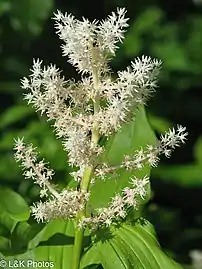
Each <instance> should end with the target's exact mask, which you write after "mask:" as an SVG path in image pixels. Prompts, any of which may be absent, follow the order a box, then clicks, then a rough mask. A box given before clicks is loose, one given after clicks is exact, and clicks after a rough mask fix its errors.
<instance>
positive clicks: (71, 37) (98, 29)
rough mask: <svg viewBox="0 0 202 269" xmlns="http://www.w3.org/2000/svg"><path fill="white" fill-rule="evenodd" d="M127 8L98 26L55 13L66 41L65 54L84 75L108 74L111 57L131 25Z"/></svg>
mask: <svg viewBox="0 0 202 269" xmlns="http://www.w3.org/2000/svg"><path fill="white" fill-rule="evenodd" d="M125 13H126V11H125V9H124V8H121V9H118V10H117V14H115V13H114V12H113V13H112V15H110V16H109V17H108V19H107V20H103V21H102V22H100V24H98V22H97V21H93V22H90V21H89V20H87V19H85V18H83V20H82V21H79V20H77V19H75V18H74V16H72V15H71V14H66V13H65V14H64V15H63V14H62V13H61V12H60V11H58V13H56V14H55V16H54V20H55V21H56V23H55V28H56V30H57V33H58V35H59V38H60V39H62V40H63V41H64V45H63V46H62V50H63V55H64V56H68V57H69V62H70V63H71V64H72V65H74V66H75V67H77V69H78V71H80V72H82V73H91V74H93V73H94V69H96V70H97V72H98V74H99V75H101V74H102V73H103V72H105V71H106V68H107V65H106V64H107V58H108V57H109V56H110V54H115V50H116V48H117V46H116V43H117V42H118V41H122V39H123V37H124V36H123V34H124V28H126V27H127V26H128V24H127V20H128V19H127V18H125Z"/></svg>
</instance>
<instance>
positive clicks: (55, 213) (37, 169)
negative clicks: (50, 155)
mask: <svg viewBox="0 0 202 269" xmlns="http://www.w3.org/2000/svg"><path fill="white" fill-rule="evenodd" d="M14 150H15V151H16V152H15V154H14V158H15V160H16V161H17V162H20V163H21V166H22V168H23V170H25V172H24V176H25V178H32V179H33V180H34V182H35V183H36V184H38V185H39V186H40V187H41V191H40V196H41V198H42V197H44V196H46V197H48V196H50V198H49V200H48V201H46V202H44V203H43V202H42V201H40V202H38V203H36V204H34V205H33V206H32V207H31V211H32V214H33V215H34V217H35V218H36V220H37V221H38V222H39V221H42V222H43V221H50V220H51V219H56V218H63V219H68V218H73V217H75V216H76V215H77V213H78V212H79V211H80V210H82V209H83V208H84V206H85V204H86V202H87V201H88V199H89V193H87V192H85V191H78V190H72V189H65V190H62V191H61V192H58V191H57V190H56V188H55V186H54V185H53V184H52V183H51V182H50V180H51V179H52V176H53V174H54V173H53V170H52V169H50V168H48V167H46V166H45V163H44V161H43V160H42V161H39V162H37V153H36V151H35V149H34V148H33V146H32V145H31V144H30V145H28V146H27V145H25V143H24V141H23V139H19V138H18V139H17V140H15V146H14Z"/></svg>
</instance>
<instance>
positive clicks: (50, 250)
mask: <svg viewBox="0 0 202 269" xmlns="http://www.w3.org/2000/svg"><path fill="white" fill-rule="evenodd" d="M55 234H64V235H66V236H68V237H72V236H73V235H74V226H73V223H72V222H70V221H66V222H65V221H61V220H55V221H52V222H50V223H49V224H47V225H46V226H45V227H44V229H43V230H42V231H41V232H40V233H39V234H37V235H36V237H35V238H33V239H32V240H31V241H30V243H29V248H33V249H30V250H29V251H27V252H26V253H24V254H21V255H15V256H7V257H4V259H5V260H7V261H8V260H10V261H14V260H15V259H17V260H23V261H25V265H26V264H27V262H28V261H29V260H30V259H31V260H33V261H35V262H39V261H44V262H46V263H47V264H48V263H49V264H52V265H54V266H50V267H48V268H54V269H67V268H71V262H72V255H73V245H72V244H70V243H69V242H67V244H66V245H57V244H58V243H57V242H55V241H54V240H53V241H52V243H53V245H51V240H49V241H48V239H49V238H51V237H53V235H55ZM46 241H47V243H48V245H45V244H43V245H42V246H40V243H41V242H43V243H44V242H46ZM56 243H57V244H56ZM5 268H8V267H5ZM41 268H47V267H41Z"/></svg>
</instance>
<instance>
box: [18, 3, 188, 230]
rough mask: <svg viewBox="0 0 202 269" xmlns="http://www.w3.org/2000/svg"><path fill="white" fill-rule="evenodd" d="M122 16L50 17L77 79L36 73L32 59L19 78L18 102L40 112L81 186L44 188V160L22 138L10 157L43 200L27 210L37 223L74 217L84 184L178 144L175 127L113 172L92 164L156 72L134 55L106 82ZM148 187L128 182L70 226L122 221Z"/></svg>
mask: <svg viewBox="0 0 202 269" xmlns="http://www.w3.org/2000/svg"><path fill="white" fill-rule="evenodd" d="M125 13H126V11H125V9H124V8H120V9H117V13H114V12H113V13H112V14H111V15H110V16H109V17H108V18H107V19H106V20H103V21H101V22H98V21H93V22H90V21H89V20H87V19H85V18H83V20H82V21H79V20H77V19H75V18H74V16H72V15H71V14H70V15H68V14H62V13H61V12H60V11H58V13H57V14H55V16H54V18H53V19H54V20H55V28H56V32H57V34H58V35H59V38H60V39H61V40H62V41H63V45H62V50H63V55H64V56H68V61H69V62H70V63H71V64H72V65H73V66H74V67H76V68H77V71H78V72H79V73H80V74H81V80H80V81H78V82H75V81H74V80H65V77H64V76H63V75H62V72H61V71H60V70H59V69H58V68H57V67H56V66H55V65H53V64H50V65H49V66H48V67H44V66H43V65H42V61H40V60H39V59H37V60H34V62H33V67H32V69H31V75H30V76H29V77H28V78H23V80H22V88H23V89H25V90H26V91H27V92H26V94H25V100H27V101H28V104H31V105H33V107H34V108H35V109H36V111H40V113H41V114H46V116H47V118H48V120H49V121H50V122H51V123H52V125H53V128H54V130H55V133H56V136H57V137H58V138H60V139H62V144H63V147H64V150H65V151H67V152H68V161H69V164H70V165H71V166H74V167H75V168H76V171H75V172H72V173H71V176H72V177H73V178H74V180H76V181H77V182H79V184H80V185H79V186H81V187H80V188H78V189H76V190H73V189H65V190H62V191H61V192H58V191H57V190H56V187H55V186H54V185H53V184H52V183H51V182H50V180H51V179H52V176H53V175H54V172H53V170H51V169H50V168H48V167H47V166H46V165H45V163H44V161H40V162H37V154H36V152H35V150H34V148H33V147H32V145H28V146H26V145H25V144H24V142H23V140H22V139H18V140H16V144H15V150H16V153H15V158H16V160H17V161H19V162H20V163H21V165H22V168H23V169H24V176H25V178H32V179H33V180H34V182H35V183H36V184H38V185H39V186H40V187H41V193H40V194H41V197H44V196H45V197H47V199H48V200H47V201H46V202H39V203H37V204H35V205H34V206H33V207H32V208H31V209H32V213H33V214H34V216H35V218H36V219H37V220H38V221H50V220H51V219H54V218H64V219H67V218H77V215H78V212H81V211H82V212H85V207H86V203H87V202H88V200H89V197H90V193H89V192H88V190H89V186H90V184H92V182H96V179H97V178H99V177H100V178H103V179H105V176H106V175H108V176H109V175H110V174H114V173H116V171H117V170H118V169H119V168H124V169H126V170H136V169H142V168H143V167H144V165H145V164H149V165H151V166H156V165H157V164H158V162H159V156H160V155H162V154H164V155H165V156H166V157H170V154H171V152H172V150H173V149H174V148H175V147H177V146H179V145H180V143H184V142H185V140H186V136H187V133H186V129H185V128H184V127H182V126H177V129H176V130H175V129H172V130H169V131H168V132H167V133H165V135H162V136H161V137H160V140H159V141H157V143H156V145H148V146H147V147H146V148H140V149H139V150H137V151H135V152H134V153H133V154H131V155H125V157H124V159H123V160H122V162H121V163H120V164H119V165H117V166H111V165H110V163H104V162H102V163H100V160H101V158H100V157H101V156H103V155H102V154H103V153H104V151H105V147H104V146H100V145H99V141H100V138H101V137H103V136H105V137H109V136H110V135H112V134H114V133H116V132H118V131H119V130H120V129H121V127H122V125H123V124H124V123H126V122H130V121H131V120H132V119H133V117H134V116H135V114H136V112H137V110H138V108H139V107H140V106H141V105H144V104H145V103H146V101H147V100H148V98H149V97H150V95H151V93H152V92H154V91H155V88H156V87H157V77H158V73H159V69H160V66H161V61H158V60H156V59H151V58H150V57H147V56H142V57H141V58H137V59H135V60H134V61H132V62H131V66H128V67H127V68H126V69H125V70H123V71H119V72H118V73H117V76H116V78H113V77H112V76H111V73H112V71H111V70H110V67H109V65H108V63H109V61H110V59H111V58H112V56H113V55H114V54H115V51H116V49H117V48H118V46H117V43H118V42H122V40H123V39H124V32H125V28H126V27H127V26H128V24H127V21H128V19H127V18H125ZM89 171H90V172H89ZM84 181H85V184H84V183H83V182H84ZM86 182H87V183H86ZM148 182H149V178H148V177H147V176H145V177H144V178H143V179H137V178H131V188H130V187H127V188H125V189H123V190H122V193H120V194H116V195H115V196H114V197H112V198H111V202H110V203H109V205H108V207H106V208H100V209H96V210H95V211H96V214H95V215H94V216H93V217H89V216H88V215H85V214H84V216H83V217H82V218H80V221H79V224H78V225H79V226H81V227H86V226H91V227H99V225H106V226H109V225H110V224H111V223H113V222H114V221H116V220H120V219H124V218H125V217H126V215H127V210H128V208H129V207H134V208H135V209H137V208H138V197H141V198H142V199H144V198H145V195H146V185H147V183H148ZM82 186H85V187H82Z"/></svg>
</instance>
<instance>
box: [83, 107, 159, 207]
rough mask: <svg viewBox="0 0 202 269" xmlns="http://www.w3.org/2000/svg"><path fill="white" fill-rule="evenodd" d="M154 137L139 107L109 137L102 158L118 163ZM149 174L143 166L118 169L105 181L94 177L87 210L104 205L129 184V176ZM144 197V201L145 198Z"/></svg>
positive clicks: (113, 163) (150, 141) (148, 168)
mask: <svg viewBox="0 0 202 269" xmlns="http://www.w3.org/2000/svg"><path fill="white" fill-rule="evenodd" d="M155 141H156V137H155V134H154V132H153V131H152V129H151V127H150V125H149V123H148V120H147V117H146V114H145V110H144V108H141V109H140V110H139V111H138V113H137V116H136V118H135V120H134V121H132V122H131V123H129V124H125V125H124V126H123V127H122V129H121V131H120V132H118V133H117V134H116V135H114V136H113V137H112V138H111V139H109V141H108V143H107V145H106V154H105V155H104V157H103V159H104V160H105V158H106V159H107V161H108V162H109V163H110V164H112V165H118V164H120V162H121V160H122V159H123V157H124V155H125V154H132V153H133V152H134V151H135V150H136V149H140V148H141V147H144V146H146V145H147V144H148V143H151V144H153V143H155ZM149 174H150V167H149V166H145V167H144V168H143V169H142V170H138V171H134V172H129V171H125V169H120V170H119V176H118V177H114V178H112V177H109V176H108V177H107V179H106V180H105V181H103V180H101V179H99V178H98V179H96V181H95V184H93V185H92V186H91V189H90V191H91V196H90V201H89V203H88V208H89V210H90V209H91V208H97V207H103V206H106V205H107V204H108V203H109V202H110V199H111V197H113V196H114V195H115V194H116V193H119V192H121V190H122V189H123V188H124V187H126V186H130V184H129V181H130V179H129V178H130V177H131V176H134V175H135V176H137V177H140V178H141V177H143V176H145V175H149ZM149 197H150V187H149V186H148V195H147V199H148V198H149ZM147 199H145V201H146V200H147ZM145 201H144V202H145Z"/></svg>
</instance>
